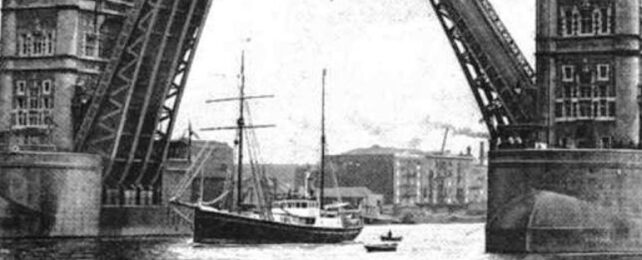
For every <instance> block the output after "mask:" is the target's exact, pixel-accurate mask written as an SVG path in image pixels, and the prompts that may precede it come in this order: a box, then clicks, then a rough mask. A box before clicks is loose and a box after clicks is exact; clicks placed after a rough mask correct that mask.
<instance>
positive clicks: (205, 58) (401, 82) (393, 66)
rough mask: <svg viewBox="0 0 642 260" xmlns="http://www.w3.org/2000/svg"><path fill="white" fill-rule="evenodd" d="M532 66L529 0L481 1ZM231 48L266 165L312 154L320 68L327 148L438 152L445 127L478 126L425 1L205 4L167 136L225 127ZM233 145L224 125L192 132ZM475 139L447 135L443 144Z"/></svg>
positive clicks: (457, 145)
mask: <svg viewBox="0 0 642 260" xmlns="http://www.w3.org/2000/svg"><path fill="white" fill-rule="evenodd" d="M491 3H492V4H493V5H494V6H495V8H496V9H497V11H498V13H499V15H500V16H501V18H502V20H503V21H504V23H505V24H506V26H507V27H508V28H509V30H510V32H511V34H512V35H513V37H514V38H515V39H516V41H517V43H518V44H519V46H520V48H521V49H522V51H523V52H524V53H525V54H526V56H527V57H528V58H529V60H530V61H531V64H534V61H533V53H534V46H535V42H534V29H535V28H534V24H535V0H520V1H515V0H491ZM241 50H245V51H246V77H247V84H246V89H247V93H248V94H250V95H251V94H273V95H275V96H276V97H275V98H273V99H263V100H255V101H251V110H252V112H253V113H252V119H253V120H252V121H253V123H255V124H276V125H277V127H275V128H271V129H263V130H257V135H258V139H259V142H260V144H261V153H262V155H263V158H264V161H265V162H271V163H314V162H316V161H317V159H318V154H319V147H318V143H319V125H320V92H321V70H322V69H323V68H327V69H328V76H327V85H326V86H327V97H326V98H327V99H326V102H327V109H326V114H327V124H326V127H327V135H328V150H329V152H330V153H331V154H337V153H342V152H345V151H347V150H350V149H354V148H360V147H369V146H372V145H375V144H378V145H381V146H393V147H398V148H418V149H422V150H438V149H439V148H440V147H441V143H442V139H443V132H444V127H445V126H453V127H456V128H459V129H463V128H470V129H471V130H473V132H486V129H485V126H484V124H483V123H482V122H480V119H481V114H480V112H479V111H478V108H477V104H476V103H475V101H474V98H473V96H472V93H471V91H470V89H469V87H468V85H467V83H466V81H465V78H464V76H463V73H462V71H461V70H460V68H459V64H458V63H457V60H456V58H455V55H454V53H453V51H452V49H451V47H450V46H449V43H448V40H447V39H446V36H445V35H444V33H443V31H442V29H441V27H440V25H439V22H438V20H437V19H436V17H435V16H434V12H433V10H432V8H431V7H430V6H429V3H428V0H333V1H329V0H327V1H324V0H267V1H266V0H214V2H213V5H212V9H211V11H210V14H209V19H208V21H207V24H206V27H205V31H204V33H203V36H202V39H201V43H200V46H199V49H198V52H197V54H198V55H197V57H196V60H195V62H194V64H193V67H192V71H191V74H190V78H189V82H188V87H187V90H186V92H185V96H184V99H183V102H182V105H181V109H180V114H179V123H178V124H177V126H176V129H175V136H177V137H178V136H181V135H182V134H183V133H184V129H185V128H186V127H187V122H188V121H192V124H193V125H194V128H195V129H199V128H203V127H210V126H227V125H233V124H234V118H235V117H236V109H237V104H236V103H218V104H214V105H212V104H205V100H206V99H209V98H224V97H233V96H238V94H237V93H238V80H237V74H238V72H239V66H240V53H241ZM199 136H200V138H201V139H209V140H218V141H223V142H228V143H231V142H232V140H233V138H234V133H233V132H199ZM481 140H483V139H475V138H471V137H466V136H463V135H457V134H455V135H450V136H449V138H448V142H447V149H448V150H451V151H452V152H453V153H459V152H461V151H465V149H466V146H472V147H473V149H475V150H476V149H477V147H478V146H479V142H480V141H481Z"/></svg>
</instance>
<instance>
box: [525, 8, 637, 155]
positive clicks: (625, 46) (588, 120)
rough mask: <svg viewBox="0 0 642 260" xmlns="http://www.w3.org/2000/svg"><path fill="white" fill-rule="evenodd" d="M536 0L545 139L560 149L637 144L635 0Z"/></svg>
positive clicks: (541, 106) (630, 146) (617, 146)
mask: <svg viewBox="0 0 642 260" xmlns="http://www.w3.org/2000/svg"><path fill="white" fill-rule="evenodd" d="M537 4H538V9H537V11H538V15H537V18H538V21H537V66H538V67H537V71H538V74H537V75H538V84H539V85H540V86H539V87H540V88H541V91H540V92H541V94H542V95H541V99H540V100H541V102H542V103H541V104H540V108H541V115H542V118H543V119H544V123H545V124H546V125H547V129H549V130H548V133H547V139H548V143H549V144H551V145H552V146H555V147H564V148H625V147H628V148H633V147H635V146H637V145H638V143H639V139H640V138H639V136H640V126H639V124H640V112H639V107H638V95H639V89H638V88H639V85H640V50H639V48H640V46H639V45H640V43H639V42H640V39H639V38H640V10H639V5H640V3H639V1H636V0H621V1H620V0H617V1H614V0H599V1H588V0H559V1H538V2H537Z"/></svg>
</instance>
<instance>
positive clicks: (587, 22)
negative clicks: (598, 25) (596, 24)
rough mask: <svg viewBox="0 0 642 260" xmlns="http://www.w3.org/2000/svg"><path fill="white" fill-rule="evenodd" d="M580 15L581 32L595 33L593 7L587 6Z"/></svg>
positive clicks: (584, 33) (585, 33)
mask: <svg viewBox="0 0 642 260" xmlns="http://www.w3.org/2000/svg"><path fill="white" fill-rule="evenodd" d="M580 16H581V19H582V21H581V24H580V27H581V29H580V31H581V33H582V34H583V35H587V34H592V33H593V12H592V11H591V9H589V8H586V9H583V10H582V11H581V12H580Z"/></svg>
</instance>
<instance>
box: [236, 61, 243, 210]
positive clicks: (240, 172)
mask: <svg viewBox="0 0 642 260" xmlns="http://www.w3.org/2000/svg"><path fill="white" fill-rule="evenodd" d="M240 77H241V86H240V87H239V118H238V119H237V120H236V127H237V129H238V130H237V131H238V134H237V135H238V136H237V142H238V149H239V150H238V165H237V167H236V169H237V172H236V208H237V210H238V211H239V212H240V211H241V202H242V201H243V200H242V190H241V189H242V187H241V182H242V180H243V179H242V178H243V127H244V126H245V122H244V121H245V120H244V118H243V113H244V112H245V111H244V110H245V106H244V103H245V51H243V52H241V75H240Z"/></svg>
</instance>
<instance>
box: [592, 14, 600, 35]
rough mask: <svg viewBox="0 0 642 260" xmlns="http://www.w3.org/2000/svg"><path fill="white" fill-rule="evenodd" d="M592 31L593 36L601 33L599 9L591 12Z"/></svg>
mask: <svg viewBox="0 0 642 260" xmlns="http://www.w3.org/2000/svg"><path fill="white" fill-rule="evenodd" d="M593 31H594V32H595V34H600V33H602V11H601V10H600V9H599V8H596V9H595V10H593Z"/></svg>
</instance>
